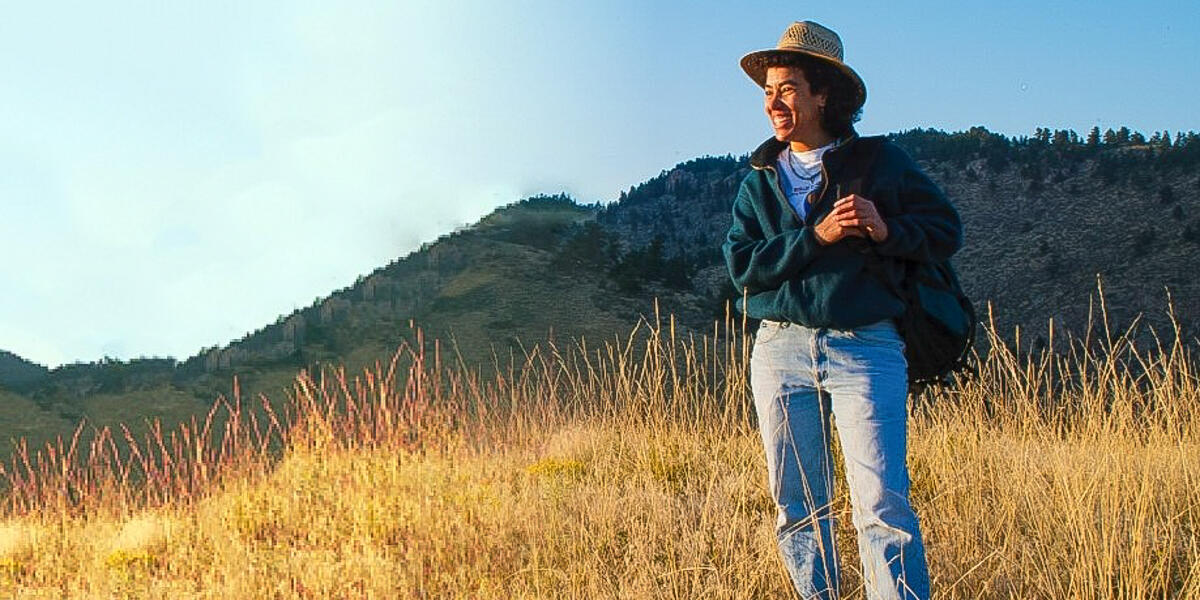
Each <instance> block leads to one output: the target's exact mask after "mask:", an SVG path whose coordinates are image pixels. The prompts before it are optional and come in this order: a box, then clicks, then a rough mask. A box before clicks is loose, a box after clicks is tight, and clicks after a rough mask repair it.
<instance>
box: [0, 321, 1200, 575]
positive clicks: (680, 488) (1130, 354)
mask: <svg viewBox="0 0 1200 600" xmlns="http://www.w3.org/2000/svg"><path fill="white" fill-rule="evenodd" d="M1099 320H1100V322H1101V323H1102V322H1103V319H1102V318H1101V319H1099ZM1098 329H1100V331H1098V332H1096V333H1094V334H1091V333H1089V334H1088V335H1085V336H1083V337H1081V338H1080V339H1077V340H1073V341H1071V340H1066V341H1054V340H1051V342H1050V344H1049V346H1047V347H1046V348H1042V349H1039V350H1038V351H1036V352H1029V351H1028V350H1026V349H1025V348H1022V347H1021V346H1020V345H1019V344H1017V345H1011V346H1006V345H1004V344H1001V343H999V341H998V340H997V339H995V338H993V339H992V340H991V341H992V344H991V351H990V352H989V353H988V355H987V357H986V359H984V361H983V363H982V366H981V372H980V375H979V377H977V378H975V379H972V380H970V381H969V382H967V383H964V384H962V385H959V386H958V387H956V388H953V389H949V390H943V391H941V392H939V393H937V394H936V395H934V396H933V397H926V398H921V399H919V400H918V401H916V405H915V407H914V417H913V423H912V428H911V432H912V433H911V440H910V464H911V469H912V473H913V486H914V487H913V494H914V503H915V504H916V506H917V511H918V513H919V514H920V516H921V518H922V520H923V527H924V532H925V537H926V540H927V545H928V549H929V558H930V563H931V564H930V567H931V572H932V575H933V577H934V589H935V593H936V595H937V596H938V597H940V598H980V597H987V598H1012V597H1021V598H1200V541H1198V539H1200V538H1198V537H1197V533H1198V531H1197V530H1198V527H1200V486H1198V483H1200V408H1198V405H1197V402H1198V401H1200V393H1198V386H1197V372H1196V370H1195V369H1196V366H1197V363H1196V361H1195V360H1194V358H1193V357H1192V356H1191V355H1190V354H1189V351H1188V346H1187V345H1185V344H1184V343H1183V342H1182V341H1179V340H1175V339H1172V340H1171V341H1169V342H1168V341H1164V342H1162V343H1160V344H1156V345H1154V347H1152V348H1149V349H1146V350H1140V349H1138V348H1137V347H1136V346H1135V345H1134V344H1133V343H1132V340H1133V336H1132V335H1128V334H1124V335H1123V334H1114V333H1113V332H1111V331H1107V330H1106V329H1104V328H1102V327H1100V328H1098ZM737 332H738V328H737V327H735V326H733V325H726V326H725V327H724V328H722V329H715V330H714V331H713V334H712V335H710V336H706V337H704V338H701V339H688V340H682V339H677V337H676V336H675V334H674V331H673V327H672V326H671V325H670V323H668V324H666V325H663V326H661V327H660V326H658V325H656V324H655V325H653V326H643V327H641V328H640V329H638V330H635V332H634V333H633V334H631V335H630V336H629V337H628V338H626V339H623V340H613V341H612V342H610V343H607V344H604V345H602V346H601V347H599V348H595V349H593V348H592V347H590V346H588V345H586V344H583V343H580V344H578V345H576V346H574V347H572V348H569V349H560V348H556V347H554V346H553V345H548V346H541V347H538V348H534V349H532V350H531V351H530V352H529V353H528V354H527V355H526V357H525V360H524V362H523V363H521V364H513V365H509V366H506V367H505V368H503V369H498V371H497V373H496V374H495V375H494V376H493V377H490V378H483V377H479V376H476V375H472V374H469V373H464V372H462V371H460V370H458V369H455V368H452V367H448V366H446V365H444V364H442V353H441V352H436V353H433V354H430V355H427V354H426V353H425V352H424V351H423V350H422V349H421V348H423V346H424V344H420V345H419V346H418V347H416V348H407V347H405V348H401V349H400V351H399V352H398V353H397V354H396V356H395V357H394V358H393V360H392V361H391V362H390V363H388V364H386V365H377V366H376V368H374V369H372V370H371V371H370V372H367V373H364V374H363V375H362V376H360V377H357V378H347V377H345V376H344V375H342V374H340V373H332V372H331V373H325V374H322V375H320V376H317V377H311V376H309V375H308V374H303V373H302V374H301V375H300V376H299V377H298V379H297V382H296V385H295V388H294V393H293V394H292V396H291V398H290V399H289V402H288V403H287V404H286V407H285V409H283V410H272V409H271V406H272V404H271V403H268V402H261V401H260V402H255V403H249V402H245V403H244V402H243V401H242V399H240V398H237V397H236V396H235V398H233V399H231V400H230V401H228V402H225V401H222V402H220V403H218V404H217V406H216V407H214V412H213V414H212V415H210V417H209V418H208V419H206V420H197V422H195V423H191V424H189V425H188V426H187V427H185V428H183V429H180V430H178V431H175V432H162V431H153V432H152V433H151V435H150V436H148V437H147V438H146V439H145V440H133V439H128V440H127V439H124V437H125V436H123V435H121V434H119V433H118V434H116V435H114V434H113V433H112V432H111V431H107V430H102V431H101V432H99V435H98V436H97V437H96V441H95V442H93V443H90V444H88V446H87V447H86V448H84V447H80V445H79V444H78V443H76V444H72V443H71V441H69V440H66V441H63V442H61V443H59V444H56V445H54V446H52V447H50V448H49V449H46V450H43V451H40V452H27V453H20V454H18V456H17V457H16V458H15V459H14V461H13V463H12V465H10V466H8V467H6V468H5V469H4V476H5V477H6V478H7V480H8V485H9V489H8V491H7V494H6V495H5V497H4V499H5V509H4V510H5V515H6V516H5V517H4V518H3V521H0V594H3V595H4V596H13V597H28V598H40V597H45V598H59V597H73V598H105V597H119V598H125V597H130V598H168V597H169V598H295V597H298V598H542V597H551V598H560V597H561V598H788V597H790V595H789V592H788V587H787V582H786V579H785V576H784V574H783V571H782V569H781V567H780V565H779V563H778V560H777V558H776V554H775V547H774V536H773V533H772V522H773V508H772V506H771V502H770V500H769V498H768V497H767V494H766V489H765V467H764V465H763V458H762V450H761V447H760V446H759V441H758V437H757V432H756V430H755V428H754V423H753V417H752V414H751V413H752V411H751V408H750V407H751V404H750V400H749V398H748V396H747V392H746V381H745V375H746V373H745V365H746V363H747V358H748V357H747V354H746V347H745V345H744V343H743V339H742V337H741V336H740V335H738V333H737ZM1097 340H1103V341H1097ZM260 400H261V399H260ZM73 446H74V447H73ZM836 503H837V508H838V511H839V513H840V514H841V515H842V516H843V517H845V518H842V519H841V520H840V522H839V533H840V538H839V545H840V546H841V550H842V552H841V555H842V556H843V560H845V561H846V562H847V563H848V564H847V565H846V571H847V573H846V579H847V584H848V590H847V592H848V593H847V594H846V595H847V597H850V598H860V597H861V590H860V589H858V588H857V585H856V583H857V580H856V567H855V565H854V564H852V563H853V562H854V557H855V550H854V543H853V535H852V531H851V529H850V525H849V521H850V519H849V518H848V514H847V513H848V510H849V508H848V503H847V499H846V494H845V491H844V489H842V491H841V492H840V493H839V494H838V496H837V500H836Z"/></svg>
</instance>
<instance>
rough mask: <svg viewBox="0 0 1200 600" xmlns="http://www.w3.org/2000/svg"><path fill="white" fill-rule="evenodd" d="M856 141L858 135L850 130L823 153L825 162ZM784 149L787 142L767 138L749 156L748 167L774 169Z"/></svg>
mask: <svg viewBox="0 0 1200 600" xmlns="http://www.w3.org/2000/svg"><path fill="white" fill-rule="evenodd" d="M857 139H858V133H856V132H855V131H854V130H853V129H851V130H850V134H849V135H847V136H846V137H843V138H838V140H837V143H835V144H834V146H833V147H832V148H830V149H829V152H826V153H825V160H826V161H829V159H830V158H833V157H832V156H830V155H831V154H832V155H833V156H837V155H838V154H840V153H841V150H842V149H844V148H846V147H848V146H850V145H851V144H853V143H854V140H857ZM786 147H787V142H781V141H779V140H777V139H775V138H774V137H769V138H767V141H765V142H763V143H761V144H759V146H758V148H756V149H755V150H754V152H752V153H751V154H750V166H751V167H754V168H755V169H766V168H774V166H775V161H776V160H777V159H778V158H779V153H780V152H783V149H784V148H786ZM835 161H836V159H835Z"/></svg>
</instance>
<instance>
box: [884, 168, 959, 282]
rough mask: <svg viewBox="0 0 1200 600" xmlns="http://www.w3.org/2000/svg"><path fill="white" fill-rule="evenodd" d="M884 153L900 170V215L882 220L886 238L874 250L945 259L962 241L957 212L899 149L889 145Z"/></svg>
mask: <svg viewBox="0 0 1200 600" xmlns="http://www.w3.org/2000/svg"><path fill="white" fill-rule="evenodd" d="M889 146H890V144H889ZM887 154H888V155H889V156H888V159H890V160H896V161H899V163H900V167H901V173H900V177H899V182H898V186H899V190H898V194H897V195H898V199H899V201H900V210H901V212H900V214H895V215H891V216H887V217H884V222H885V223H887V228H888V236H887V239H885V240H884V241H883V242H881V243H879V244H876V245H875V248H876V250H877V251H878V252H879V253H880V254H883V255H887V256H896V257H899V258H904V259H907V260H914V261H921V262H941V261H944V260H947V259H949V258H950V256H951V255H953V254H954V253H955V252H957V251H958V249H959V248H960V247H961V246H962V241H963V234H962V221H961V220H960V219H959V216H958V211H956V210H955V209H954V206H953V205H952V204H950V201H949V200H948V199H946V196H945V194H943V193H942V190H941V189H940V188H938V186H937V184H935V183H934V182H933V181H932V180H930V179H929V177H927V176H926V175H925V174H924V173H923V172H921V169H920V167H918V166H917V164H916V163H915V162H913V160H912V159H911V158H909V157H908V155H907V154H905V153H904V151H903V150H900V149H899V148H898V147H895V146H891V147H890V148H889V151H888V152H887Z"/></svg>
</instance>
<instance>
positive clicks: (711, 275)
mask: <svg viewBox="0 0 1200 600" xmlns="http://www.w3.org/2000/svg"><path fill="white" fill-rule="evenodd" d="M1122 131H1124V133H1123V134H1122V133H1120V132H1111V131H1110V132H1109V133H1111V135H1106V136H1104V138H1103V139H1102V138H1101V136H1100V134H1099V132H1098V130H1094V131H1093V133H1092V135H1091V136H1089V139H1088V140H1086V141H1085V140H1081V139H1079V136H1077V135H1076V134H1074V133H1073V132H1068V131H1054V132H1052V131H1050V130H1042V129H1039V130H1038V132H1037V133H1036V134H1035V135H1034V136H1032V137H1020V138H1008V137H1005V136H1002V135H998V134H994V133H991V132H989V131H987V130H986V129H984V128H981V127H977V128H972V129H971V130H969V131H965V132H958V133H944V132H940V131H934V130H913V131H908V132H903V133H899V134H894V135H892V136H891V137H892V139H893V140H894V141H895V142H896V143H898V144H899V145H901V146H902V147H904V148H905V149H906V150H907V151H908V152H909V153H910V154H911V155H912V156H913V157H914V158H915V159H916V160H917V161H918V162H919V163H920V164H921V165H922V167H923V168H924V169H925V170H926V172H927V173H928V174H929V175H930V176H931V177H932V178H933V179H934V180H935V181H937V182H938V183H939V184H940V185H942V187H943V188H944V189H945V191H946V192H947V195H948V196H949V197H950V198H951V199H952V200H953V201H954V202H955V204H956V206H957V207H958V209H959V211H960V213H961V215H962V218H963V222H964V225H965V230H966V245H965V247H964V248H963V250H962V252H960V254H959V255H958V256H957V257H956V258H955V263H956V266H957V268H958V270H959V272H960V275H961V278H962V280H963V284H964V287H965V288H966V289H967V291H968V293H969V294H970V295H971V296H972V297H973V298H974V299H976V301H977V303H978V305H979V306H980V308H981V309H982V308H984V307H986V305H987V303H991V305H992V306H993V307H994V309H995V310H994V315H995V322H996V324H997V325H998V327H999V329H1000V331H1001V332H1011V331H1013V328H1015V327H1018V326H1020V327H1021V328H1022V330H1023V331H1024V332H1026V333H1024V334H1023V339H1024V340H1027V341H1030V342H1032V343H1034V344H1037V343H1043V342H1044V341H1045V340H1046V338H1047V335H1046V324H1047V321H1048V319H1050V318H1053V319H1054V322H1055V324H1056V326H1058V327H1061V328H1063V329H1069V330H1073V331H1076V332H1079V331H1081V330H1082V329H1083V328H1084V327H1085V325H1086V322H1087V317H1088V312H1089V299H1090V298H1091V297H1093V296H1095V293H1096V281H1097V276H1098V275H1099V276H1100V277H1101V278H1102V281H1103V285H1104V292H1105V298H1106V302H1107V308H1108V310H1109V314H1110V316H1111V317H1112V319H1113V322H1114V323H1115V324H1118V325H1122V324H1128V323H1130V322H1131V321H1132V320H1133V319H1134V317H1135V316H1136V315H1137V314H1138V313H1145V316H1144V321H1145V322H1147V323H1149V324H1151V325H1155V326H1158V327H1160V328H1161V327H1163V326H1164V325H1167V324H1168V322H1169V319H1168V317H1167V314H1166V308H1167V303H1166V295H1165V292H1164V288H1168V287H1169V289H1170V290H1171V295H1172V299H1173V301H1174V310H1175V317H1176V319H1177V321H1178V322H1179V323H1180V325H1181V328H1182V329H1183V333H1184V334H1185V335H1187V336H1188V337H1189V339H1191V338H1194V337H1195V336H1196V335H1198V334H1200V330H1198V329H1197V324H1198V323H1200V320H1198V319H1197V317H1200V281H1197V280H1196V278H1194V277H1193V276H1192V274H1193V271H1194V270H1195V267H1196V262H1195V260H1194V258H1193V256H1194V255H1195V254H1196V252H1197V250H1200V176H1198V173H1200V169H1198V168H1197V167H1198V166H1200V136H1197V135H1196V134H1195V133H1189V134H1186V135H1183V134H1181V135H1178V136H1176V137H1175V138H1172V137H1171V136H1170V134H1165V135H1164V134H1155V135H1154V136H1153V137H1152V138H1150V139H1146V138H1145V137H1144V136H1141V135H1140V134H1136V133H1132V132H1128V131H1127V130H1126V129H1125V128H1122ZM1164 139H1165V142H1164ZM748 170H749V166H748V164H747V158H746V157H745V156H743V157H736V158H735V157H732V156H726V157H704V158H698V159H695V160H691V161H688V162H685V163H682V164H679V165H677V166H675V167H674V168H672V169H669V170H667V171H663V172H662V173H661V174H660V175H659V176H657V177H654V178H652V179H650V180H649V181H646V182H644V183H642V184H640V185H637V186H634V187H632V188H630V189H629V190H628V191H627V192H624V193H622V194H621V196H620V198H619V199H618V201H616V202H614V203H612V204H609V205H605V206H601V205H579V204H577V203H575V202H573V201H572V200H571V199H570V198H568V197H566V196H561V195H559V196H538V197H534V198H528V199H526V200H522V201H520V202H517V203H514V204H512V205H509V206H506V207H503V208H500V209H497V210H496V211H495V212H493V213H492V214H490V215H488V216H487V217H485V218H484V219H482V220H481V221H480V222H479V223H477V224H475V225H473V226H471V227H468V228H465V229H462V230H459V231H455V232H453V233H450V234H447V235H445V236H443V237H442V238H440V239H438V240H437V241H436V242H433V243H430V244H426V245H424V246H423V247H421V248H420V249H418V250H416V251H414V252H412V253H410V254H409V255H408V256H405V257H403V258H400V259H397V260H395V261H393V262H391V263H390V264H388V265H386V266H383V267H381V268H379V269H376V270H375V271H374V272H372V273H369V274H366V275H364V276H362V277H360V278H358V280H357V281H355V282H354V283H353V284H352V285H350V286H348V287H346V288H343V289H341V290H337V291H335V292H333V293H332V294H330V295H329V296H328V297H326V298H323V299H320V300H318V301H316V302H314V303H313V304H312V305H311V306H308V307H305V308H303V309H300V310H297V311H295V312H293V313H291V314H286V315H282V316H280V317H279V318H278V319H277V320H276V321H275V322H274V323H272V324H269V325H266V326H264V327H262V328H260V329H258V330H257V331H254V332H251V333H248V334H246V335H245V336H244V337H242V338H241V339H239V340H236V341H233V342H231V343H229V344H227V345H225V346H223V347H214V348H205V349H202V350H201V351H199V352H198V353H197V354H195V355H194V356H191V357H189V358H187V359H185V360H183V361H180V362H177V361H175V360H171V359H141V360H134V361H113V360H105V361H100V362H96V363H90V364H77V365H65V366H63V367H59V368H57V369H54V370H51V371H46V370H45V369H44V368H40V367H38V366H36V365H32V364H31V363H28V361H23V360H21V359H19V358H18V357H15V356H13V355H11V354H7V353H4V354H0V387H3V388H7V390H8V391H7V392H4V395H3V396H2V397H0V402H4V404H5V405H6V406H8V407H9V408H10V410H9V411H8V413H4V414H9V413H14V411H17V412H16V413H15V414H13V415H10V416H11V417H12V418H6V417H4V416H3V414H0V438H8V437H12V436H14V435H17V434H20V435H31V436H32V437H33V438H34V439H36V440H43V439H48V438H49V437H50V436H51V435H53V434H56V433H61V432H62V431H63V429H64V425H63V424H64V423H66V424H73V423H75V422H77V421H78V419H80V418H87V419H88V420H89V422H90V423H92V424H93V425H96V426H103V425H106V424H115V423H118V422H132V423H134V424H135V425H136V424H138V423H141V422H143V419H144V418H151V419H153V418H157V419H161V420H162V421H163V422H164V423H165V424H169V423H171V422H173V421H178V420H181V419H184V418H187V417H188V416H190V415H192V414H195V413H196V412H198V411H202V410H204V409H205V408H206V407H207V406H208V405H209V404H211V402H212V400H213V398H215V397H216V395H217V394H225V395H226V396H228V395H229V394H230V393H231V391H232V390H231V383H232V378H233V376H235V375H236V376H237V377H238V382H239V384H240V389H241V391H242V393H243V396H244V397H248V398H257V394H259V393H263V394H266V395H267V396H268V397H274V398H278V397H279V396H280V395H281V394H282V393H284V390H285V389H287V387H288V385H289V383H290V381H291V380H292V378H293V376H294V374H295V373H296V370H297V369H299V368H317V367H319V366H321V365H345V367H346V368H347V369H348V370H350V371H352V372H353V371H355V370H357V369H359V368H361V367H362V366H364V365H367V364H370V363H371V362H373V361H376V360H387V359H388V358H389V357H390V355H391V353H392V352H393V351H394V350H395V349H396V347H397V346H398V345H399V344H401V343H416V335H417V334H416V332H417V329H418V328H419V329H421V330H423V331H424V335H425V338H424V339H425V340H426V342H429V341H430V340H434V339H436V340H439V342H438V343H437V351H438V355H439V359H440V360H442V361H443V362H444V363H462V364H464V365H466V366H470V367H474V368H494V367H496V366H499V367H500V368H503V367H504V366H505V365H507V364H509V362H510V361H514V360H520V358H521V357H522V356H523V352H524V351H525V350H526V349H528V348H530V347H531V346H532V345H533V344H534V343H538V342H544V341H545V340H546V339H547V338H550V339H553V340H554V341H555V342H556V343H566V342H569V341H570V340H573V339H577V338H580V337H581V336H582V337H584V338H586V339H587V340H592V341H593V342H594V341H597V340H599V339H613V336H622V337H624V336H627V335H628V334H629V331H630V330H631V328H632V327H633V326H634V324H635V323H636V322H637V320H638V319H639V318H641V317H648V318H654V311H655V310H656V306H657V308H658V310H659V311H660V312H661V314H662V315H664V317H665V315H668V314H673V315H675V316H676V319H677V321H676V324H677V327H678V328H680V330H681V332H682V333H683V334H684V335H686V334H687V333H689V332H690V333H697V334H699V333H704V332H705V331H711V329H712V324H713V319H715V318H719V317H720V316H721V315H723V314H724V310H725V306H726V301H727V300H728V299H729V298H732V297H734V296H735V295H736V291H735V290H733V288H732V285H731V284H730V283H729V278H728V275H727V274H726V272H725V267H724V264H723V262H722V260H721V257H720V252H719V247H720V243H721V240H722V239H723V237H724V234H725V231H726V230H727V228H728V226H729V222H730V215H729V211H730V204H731V201H732V198H733V196H734V194H735V193H736V191H737V187H738V185H739V183H740V181H741V179H742V178H743V177H744V176H745V174H746V173H747V172H748ZM656 303H657V305H656ZM985 314H986V313H985ZM1056 335H1058V333H1056ZM429 345H430V348H431V349H432V348H433V344H432V342H429ZM14 407H24V408H22V409H21V410H26V409H28V410H30V411H36V412H31V413H30V414H36V415H38V416H39V418H41V420H38V419H33V420H31V421H30V422H36V423H42V424H44V425H45V428H44V429H43V428H40V427H41V426H36V427H34V428H33V429H32V430H31V429H30V426H29V425H27V424H20V418H19V414H20V411H19V410H17V408H14ZM13 423H18V424H20V428H17V427H15V426H14V425H13ZM72 426H73V425H67V426H66V430H67V431H69V430H70V428H71V427H72ZM135 428H136V427H135ZM35 434H36V435H35Z"/></svg>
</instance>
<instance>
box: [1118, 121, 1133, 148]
mask: <svg viewBox="0 0 1200 600" xmlns="http://www.w3.org/2000/svg"><path fill="white" fill-rule="evenodd" d="M1129 134H1130V131H1129V128H1128V127H1125V126H1124V125H1122V126H1121V128H1120V129H1118V130H1117V141H1116V143H1117V144H1128V143H1129Z"/></svg>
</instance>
